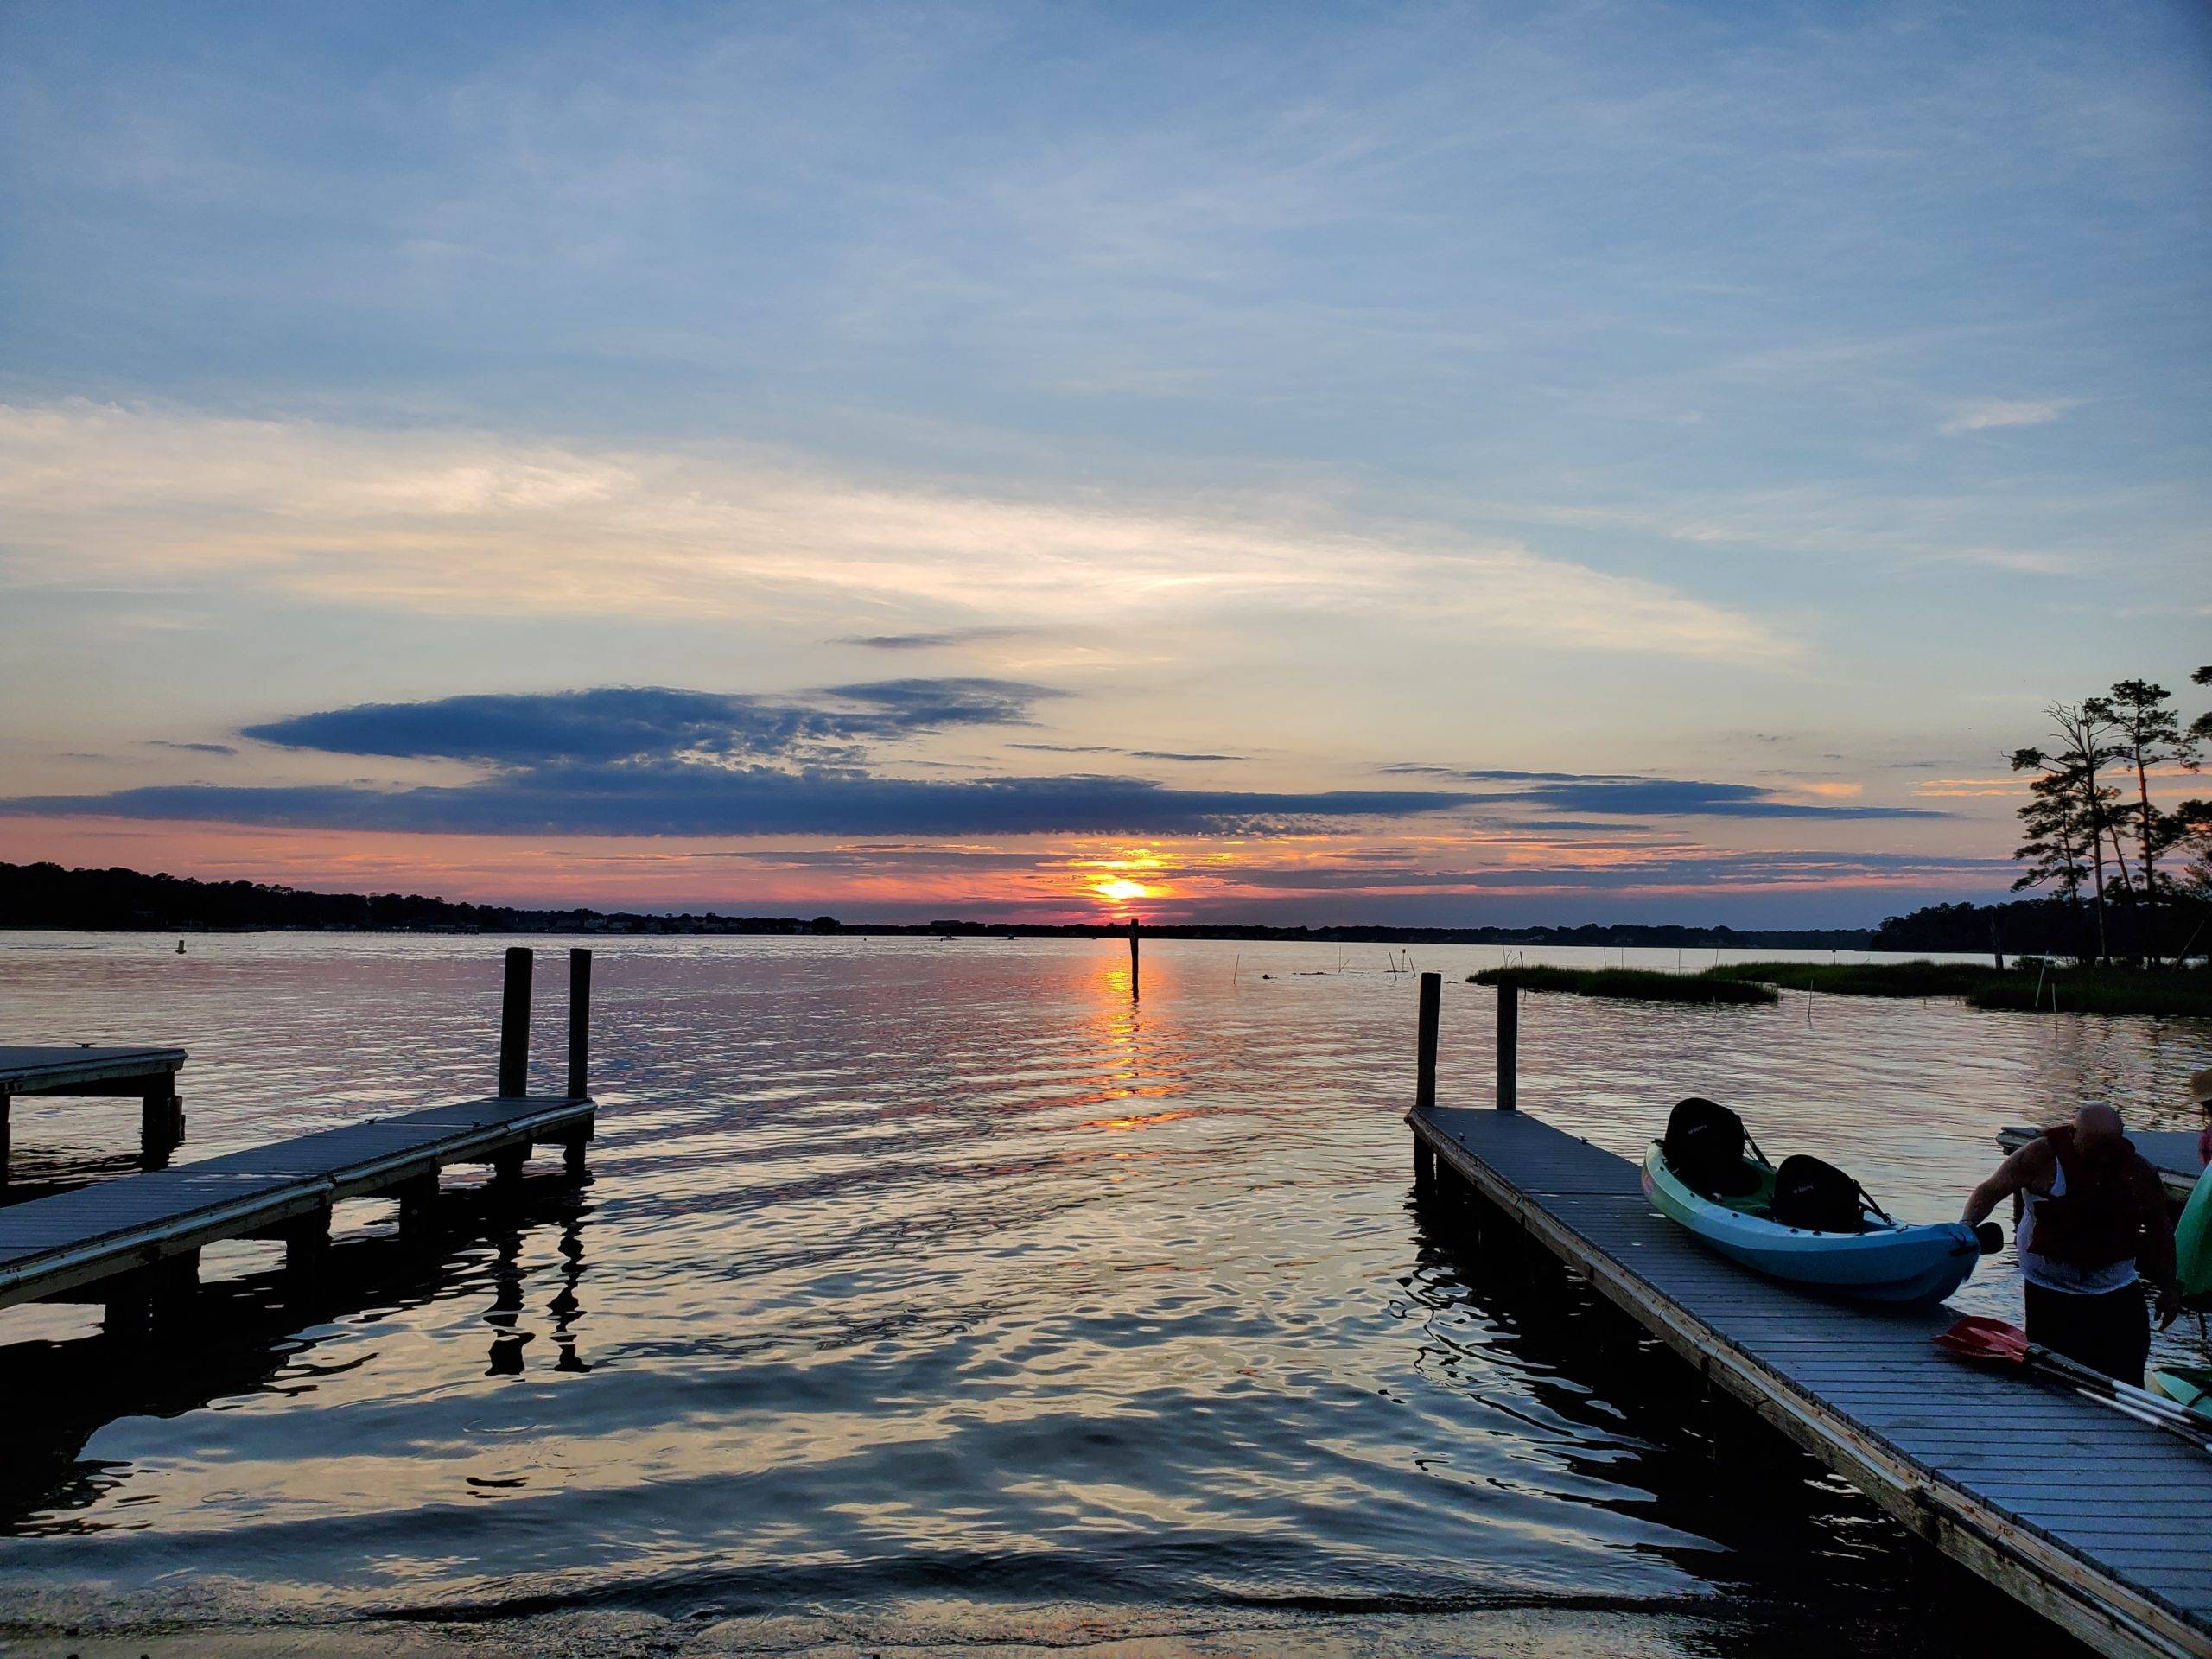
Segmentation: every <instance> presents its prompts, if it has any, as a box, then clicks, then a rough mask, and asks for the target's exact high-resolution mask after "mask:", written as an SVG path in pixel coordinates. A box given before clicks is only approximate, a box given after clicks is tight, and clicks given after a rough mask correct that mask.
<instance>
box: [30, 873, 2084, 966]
mask: <svg viewBox="0 0 2212 1659" xmlns="http://www.w3.org/2000/svg"><path fill="white" fill-rule="evenodd" d="M1131 909H1138V910H1139V912H1140V913H1141V906H1129V907H1126V908H1123V909H1122V912H1121V914H1120V915H1118V916H1102V917H1099V918H1096V919H1094V920H1087V921H1065V922H1036V921H978V920H973V919H970V918H965V917H942V918H933V919H931V920H929V921H925V922H884V921H851V922H849V921H845V920H842V919H841V918H838V917H835V916H827V915H820V916H812V917H802V916H737V915H724V914H721V913H719V912H703V913H702V912H690V911H685V912H676V913H673V914H659V913H650V912H639V911H600V910H593V909H589V908H585V907H581V906H563V907H558V908H556V907H551V906H546V907H537V906H531V907H524V906H510V905H478V904H469V903H462V902H454V901H452V900H448V899H436V898H431V897H428V896H425V895H423V894H421V893H315V892H309V891H306V890H303V889H300V888H294V887H279V886H275V885H272V884H270V883H266V882H257V881H202V880H196V879H194V878H192V877H188V876H175V875H168V874H152V875H149V874H145V873H144V872H143V871H139V870H130V869H124V868H111V869H71V868H65V867H64V866H62V865H60V864H54V863H36V864H10V863H4V862H0V931H34V930H43V931H60V932H73V933H150V934H162V933H168V934H176V935H187V936H188V935H192V934H220V933H383V934H454V935H491V936H499V935H510V936H512V935H519V934H535V935H538V936H553V937H572V938H587V939H588V938H652V937H663V936H679V937H688V938H721V937H735V938H814V937H836V936H840V935H849V934H850V935H861V936H877V937H882V938H902V937H905V938H912V937H929V936H937V937H940V938H1017V939H1020V938H1033V939H1034V938H1106V937H1108V936H1109V935H1111V934H1114V933H1117V932H1122V931H1126V930H1127V928H1128V918H1129V912H1130V910H1131ZM1143 931H1144V934H1145V936H1146V937H1147V938H1154V939H1219V940H1224V941H1248V942H1258V941H1273V942H1279V943H1287V944H1299V943H1306V944H1384V945H1415V944H1475V945H1524V946H1560V945H1592V946H1626V947H1630V948H1632V949H1633V948H1643V949H1646V950H1669V949H1673V950H1715V949H1719V950H1881V951H1885V952H1897V953H1902V952H1907V951H1921V952H1926V951H1930V950H1934V951H1941V952H1946V953H1959V952H1965V953H1969V954H1974V953H1979V952H1981V951H1984V950H1991V949H1993V948H1997V949H2001V950H2005V952H2007V953H2009V954H2012V955H2021V954H2026V953H2029V952H2033V951H2044V952H2053V953H2056V954H2076V952H2075V950H2072V949H2070V948H2069V946H2070V945H2071V944H2072V941H2071V939H2070V935H2071V934H2072V933H2073V932H2074V931H2075V922H2074V920H2073V919H2072V918H2070V917H2069V914H2068V912H2066V911H2065V910H2064V909H2063V907H2061V906H2056V905H2054V904H2052V903H2051V902H2050V901H2049V900H2031V901H2015V902H2012V903H1999V904H1996V905H1973V904H1954V905H1937V906H1931V907H1929V908H1926V909H1923V910H1919V911H1916V912H1913V913H1912V914H1911V915H1910V916H1906V917H1892V918H1889V919H1888V920H1886V921H1885V922H1883V923H1882V924H1881V925H1879V926H1878V927H1757V928H1753V927H1740V928H1739V927H1730V926H1726V925H1688V924H1682V923H1672V922H1669V923H1645V922H1586V923H1583V924H1581V925H1578V926H1573V927H1562V926H1557V925H1525V926H1501V925H1488V926H1473V927H1468V926H1460V927H1436V926H1432V927H1421V926H1408V925H1394V924H1389V923H1383V922H1341V923H1331V924H1323V925H1313V924H1310V923H1307V924H1300V925H1281V924H1274V923H1261V922H1224V921H1183V922H1162V923H1158V924H1154V923H1152V922H1149V921H1147V922H1145V923H1143Z"/></svg>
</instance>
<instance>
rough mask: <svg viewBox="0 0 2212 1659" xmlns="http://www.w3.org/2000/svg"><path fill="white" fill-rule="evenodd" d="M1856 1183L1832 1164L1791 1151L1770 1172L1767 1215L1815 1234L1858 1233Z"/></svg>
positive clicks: (1860, 1214) (1861, 1215)
mask: <svg viewBox="0 0 2212 1659" xmlns="http://www.w3.org/2000/svg"><path fill="white" fill-rule="evenodd" d="M1767 1214H1768V1216H1769V1217H1770V1219H1772V1220H1773V1221H1775V1222H1776V1223H1777V1224H1780V1225H1782V1226H1784V1227H1802V1228H1804V1229H1806V1230H1808V1231H1809V1232H1815V1233H1860V1232H1864V1231H1866V1214H1865V1212H1864V1211H1862V1210H1861V1209H1860V1208H1859V1183H1858V1182H1856V1181H1854V1180H1853V1179H1851V1177H1850V1176H1849V1175H1847V1174H1846V1173H1844V1172H1843V1171H1842V1170H1840V1169H1838V1168H1837V1167H1836V1166H1834V1164H1824V1163H1822V1162H1821V1160H1819V1159H1817V1158H1813V1157H1808V1156H1807V1155H1806V1154H1804V1153H1802V1152H1794V1153H1792V1154H1789V1157H1787V1158H1785V1159H1783V1160H1782V1166H1781V1168H1779V1169H1777V1170H1776V1171H1775V1173H1774V1205H1773V1207H1772V1208H1771V1209H1770V1210H1769V1211H1768V1212H1767Z"/></svg>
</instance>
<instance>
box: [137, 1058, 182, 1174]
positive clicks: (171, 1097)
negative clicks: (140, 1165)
mask: <svg viewBox="0 0 2212 1659" xmlns="http://www.w3.org/2000/svg"><path fill="white" fill-rule="evenodd" d="M183 1139H184V1102H183V1100H182V1099H181V1097H179V1096H177V1094H176V1093H175V1091H174V1090H172V1088H171V1087H170V1085H169V1083H168V1079H167V1078H163V1079H162V1083H161V1084H160V1086H159V1087H158V1088H156V1090H154V1091H153V1092H152V1093H150V1094H147V1095H143V1096H140V1098H139V1102H138V1151H139V1154H140V1156H141V1158H142V1159H143V1161H144V1163H145V1165H146V1167H147V1168H149V1169H159V1168H161V1167H162V1165H164V1164H166V1163H168V1160H169V1154H171V1153H172V1152H174V1151H175V1150H176V1146H177V1142H178V1141H181V1140H183Z"/></svg>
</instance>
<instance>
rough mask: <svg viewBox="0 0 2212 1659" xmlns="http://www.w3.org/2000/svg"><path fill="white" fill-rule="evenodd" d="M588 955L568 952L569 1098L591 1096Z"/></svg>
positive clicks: (589, 958)
mask: <svg viewBox="0 0 2212 1659" xmlns="http://www.w3.org/2000/svg"><path fill="white" fill-rule="evenodd" d="M590 1069H591V952H590V951H588V950H583V949H582V948H581V947H580V948H578V949H576V950H571V951H569V1099H570V1100H582V1099H583V1098H584V1096H587V1095H588V1094H590V1093H591V1086H590V1083H591V1080H590V1076H589V1073H590Z"/></svg>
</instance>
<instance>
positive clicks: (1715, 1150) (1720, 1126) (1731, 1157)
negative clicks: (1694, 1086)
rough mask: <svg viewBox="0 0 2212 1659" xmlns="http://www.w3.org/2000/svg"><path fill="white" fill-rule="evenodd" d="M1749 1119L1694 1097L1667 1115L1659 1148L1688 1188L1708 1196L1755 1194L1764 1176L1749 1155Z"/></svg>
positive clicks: (1668, 1163) (1679, 1104) (1676, 1106)
mask: <svg viewBox="0 0 2212 1659" xmlns="http://www.w3.org/2000/svg"><path fill="white" fill-rule="evenodd" d="M1749 1140H1750V1137H1749V1136H1747V1135H1745V1133H1744V1120H1743V1119H1742V1118H1740V1117H1738V1116H1736V1114H1735V1113H1733V1112H1732V1111H1730V1110H1729V1109H1727V1108H1726V1106H1722V1105H1719V1104H1718V1103H1715V1102H1713V1101H1710V1100H1706V1099H1703V1098H1701V1097H1700V1096H1696V1095H1692V1096H1689V1097H1688V1099H1686V1100H1681V1101H1677V1102H1676V1103H1675V1109H1674V1110H1673V1111H1671V1112H1669V1113H1668V1114H1667V1133H1666V1134H1665V1135H1662V1137H1661V1138H1660V1141H1659V1149H1660V1150H1661V1151H1662V1153H1664V1154H1666V1159H1667V1167H1668V1168H1669V1169H1671V1170H1673V1171H1674V1172H1675V1175H1676V1176H1677V1177H1678V1178H1680V1179H1681V1183H1682V1185H1685V1186H1687V1187H1688V1188H1689V1189H1690V1191H1691V1192H1696V1193H1700V1194H1702V1195H1703V1196H1704V1197H1706V1198H1741V1197H1743V1196H1745V1194H1748V1193H1752V1192H1758V1190H1759V1187H1760V1185H1762V1183H1763V1182H1764V1179H1765V1178H1764V1174H1763V1173H1762V1172H1761V1171H1760V1169H1759V1168H1758V1166H1757V1165H1755V1164H1753V1163H1751V1162H1749V1161H1748V1160H1746V1159H1745V1156H1744V1148H1745V1146H1746V1145H1747V1144H1748V1143H1749Z"/></svg>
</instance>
